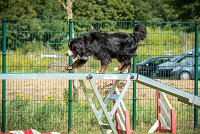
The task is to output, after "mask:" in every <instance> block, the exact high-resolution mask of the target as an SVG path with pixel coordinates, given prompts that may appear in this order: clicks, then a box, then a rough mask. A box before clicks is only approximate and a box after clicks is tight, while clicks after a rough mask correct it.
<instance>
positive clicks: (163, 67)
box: [156, 48, 200, 77]
mask: <svg viewBox="0 0 200 134" xmlns="http://www.w3.org/2000/svg"><path fill="white" fill-rule="evenodd" d="M194 52H195V50H194V49H190V50H187V51H185V52H183V53H181V54H179V55H177V56H175V57H173V58H172V59H171V60H170V61H167V62H164V63H162V64H160V65H159V66H158V68H157V69H158V70H157V72H156V74H157V76H159V77H170V76H171V71H172V70H173V69H174V68H175V67H177V66H179V63H180V62H181V61H182V60H184V59H185V58H188V57H191V56H194ZM198 53H199V54H200V48H199V50H198Z"/></svg>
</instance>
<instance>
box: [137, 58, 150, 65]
mask: <svg viewBox="0 0 200 134" xmlns="http://www.w3.org/2000/svg"><path fill="white" fill-rule="evenodd" d="M149 60H151V58H147V59H144V60H143V61H140V62H139V64H144V63H146V62H147V61H149Z"/></svg>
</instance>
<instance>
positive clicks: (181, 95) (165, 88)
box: [0, 73, 200, 134]
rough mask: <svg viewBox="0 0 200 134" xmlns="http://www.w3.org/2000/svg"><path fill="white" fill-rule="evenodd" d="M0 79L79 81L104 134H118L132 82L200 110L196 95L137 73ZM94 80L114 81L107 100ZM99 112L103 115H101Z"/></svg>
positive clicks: (43, 75)
mask: <svg viewBox="0 0 200 134" xmlns="http://www.w3.org/2000/svg"><path fill="white" fill-rule="evenodd" d="M0 79H2V80H22V79H25V80H66V79H68V80H79V82H80V84H81V88H82V89H83V90H84V92H85V95H86V98H87V100H88V102H89V103H90V106H91V108H92V110H93V113H94V115H95V117H96V119H97V121H98V123H99V125H100V128H101V130H102V132H103V133H104V134H106V133H107V132H108V131H112V132H113V133H114V134H117V133H118V132H117V130H116V128H115V123H114V121H113V116H114V114H115V112H116V110H117V109H118V107H119V105H120V102H121V101H122V100H123V97H124V95H125V93H126V91H127V89H128V87H129V86H130V84H131V81H136V82H138V83H141V84H143V85H146V86H148V87H152V88H154V89H156V90H159V91H162V92H165V93H167V94H170V95H172V96H175V97H178V99H179V101H181V102H184V103H186V104H190V105H194V106H195V107H198V108H200V97H199V96H195V95H194V94H191V93H188V92H185V91H183V90H181V89H178V88H175V87H173V86H170V85H167V84H164V83H161V82H159V81H156V80H153V79H150V78H147V77H145V76H142V75H140V74H137V73H127V74H88V73H87V74H70V73H68V74H63V73H62V74H0ZM84 80H86V81H89V83H90V86H91V88H92V89H88V88H86V86H85V83H84ZM94 80H114V81H115V82H114V84H113V87H112V88H111V89H110V91H109V93H108V95H107V97H106V99H105V100H103V98H102V97H101V95H100V93H99V91H98V89H97V87H96V85H95V83H94ZM120 81H125V82H126V84H125V85H124V87H123V89H122V91H121V92H120V93H119V94H115V93H114V91H115V88H116V86H117V84H118V83H119V82H120ZM91 93H92V94H94V95H95V96H96V98H97V100H98V102H99V104H100V109H97V108H96V107H95V105H94V103H93V100H92V99H93V98H92V97H91V96H90V94H91ZM113 98H114V100H115V104H114V106H113V107H112V109H111V111H109V110H108V108H107V100H108V99H113ZM99 112H100V113H101V114H100V115H99ZM103 114H104V115H105V117H106V119H107V121H108V124H104V123H103V120H102V119H101V117H102V115H103Z"/></svg>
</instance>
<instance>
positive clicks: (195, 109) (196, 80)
mask: <svg viewBox="0 0 200 134" xmlns="http://www.w3.org/2000/svg"><path fill="white" fill-rule="evenodd" d="M198 30H199V22H198V21H195V85H194V87H195V89H194V94H195V95H197V96H198V57H199V54H198V49H199V43H198V38H199V37H198V36H199V35H198V32H199V31H198ZM197 127H198V108H196V107H195V108H194V129H195V128H197Z"/></svg>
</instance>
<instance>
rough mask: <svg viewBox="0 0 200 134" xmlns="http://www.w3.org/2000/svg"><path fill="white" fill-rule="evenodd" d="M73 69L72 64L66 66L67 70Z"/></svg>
mask: <svg viewBox="0 0 200 134" xmlns="http://www.w3.org/2000/svg"><path fill="white" fill-rule="evenodd" d="M72 69H73V67H72V66H67V67H66V68H65V70H67V71H69V70H72Z"/></svg>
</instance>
